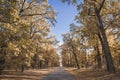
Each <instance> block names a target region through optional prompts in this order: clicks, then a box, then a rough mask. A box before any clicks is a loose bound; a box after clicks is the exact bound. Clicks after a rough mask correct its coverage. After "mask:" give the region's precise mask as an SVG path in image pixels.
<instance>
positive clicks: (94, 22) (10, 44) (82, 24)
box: [0, 0, 120, 80]
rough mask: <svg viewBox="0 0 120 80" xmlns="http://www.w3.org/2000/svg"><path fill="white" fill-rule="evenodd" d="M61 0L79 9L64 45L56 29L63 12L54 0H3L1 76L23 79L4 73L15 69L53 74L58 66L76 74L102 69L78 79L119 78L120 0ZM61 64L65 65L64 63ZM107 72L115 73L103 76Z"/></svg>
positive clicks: (0, 13)
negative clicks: (95, 76) (56, 8)
mask: <svg viewBox="0 0 120 80" xmlns="http://www.w3.org/2000/svg"><path fill="white" fill-rule="evenodd" d="M53 1H54V0H53ZM61 2H62V3H63V4H65V3H67V4H68V6H69V5H73V6H74V7H75V8H76V9H77V11H78V13H77V15H75V19H74V20H75V22H76V23H74V22H73V23H71V24H70V26H69V27H70V29H69V32H67V33H63V34H62V36H63V44H62V45H58V44H59V40H57V38H56V36H55V34H51V28H52V27H54V26H55V24H56V23H57V20H56V16H57V11H56V10H54V8H53V7H52V5H50V4H49V3H48V0H0V78H1V79H0V80H4V79H8V80H22V79H13V77H11V78H10V76H9V77H7V78H6V77H4V75H6V74H8V73H9V74H13V72H12V71H14V75H16V74H17V73H19V74H20V75H25V74H26V71H27V70H36V71H37V70H40V71H41V70H44V69H45V70H48V71H50V72H49V74H50V73H52V72H54V71H55V70H57V69H58V72H56V74H58V73H59V74H62V73H63V74H65V73H64V71H67V72H69V73H71V74H72V75H74V76H75V77H76V76H77V77H78V76H80V75H79V73H80V74H81V75H82V72H80V71H82V70H90V71H91V72H92V71H93V72H94V70H96V73H95V74H94V75H96V74H99V73H100V72H101V74H102V75H100V79H97V78H96V79H90V78H89V79H82V77H79V78H77V80H119V79H120V77H119V76H117V77H118V78H115V77H116V75H120V48H119V47H120V0H61ZM58 6H59V5H58ZM58 53H60V54H58ZM61 60H62V63H60V61H61ZM60 64H62V67H63V68H65V70H63V69H61V68H59V66H60ZM49 69H50V70H49ZM59 69H60V71H61V72H59ZM62 70H63V72H62ZM10 72H11V73H10ZM67 72H66V74H68V73H67ZM104 73H106V74H107V75H111V74H113V76H108V77H109V78H108V79H103V78H102V79H101V77H104V75H105V74H104ZM31 74H33V73H31ZM36 74H37V73H36ZM39 74H40V73H39ZM86 74H87V72H86ZM88 74H89V73H88ZM20 75H17V76H20ZM27 75H28V74H27ZM54 76H55V75H54ZM37 77H38V76H37ZM85 77H88V76H87V75H86V76H85ZM93 77H94V76H93ZM111 77H113V79H112V78H111ZM63 78H64V77H63ZM49 79H50V78H47V79H40V80H49ZM55 79H57V78H55ZM25 80H39V79H25ZM50 80H54V77H53V78H52V79H50ZM57 80H70V79H68V78H65V79H62V77H60V79H57ZM71 80H76V79H71Z"/></svg>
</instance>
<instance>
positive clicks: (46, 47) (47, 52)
mask: <svg viewBox="0 0 120 80" xmlns="http://www.w3.org/2000/svg"><path fill="white" fill-rule="evenodd" d="M55 15H56V12H55V10H53V8H52V6H51V5H49V4H48V2H47V0H0V74H1V72H2V70H4V69H15V70H21V71H22V72H23V71H24V70H25V69H29V68H33V69H35V68H36V69H39V68H48V67H55V66H59V56H58V54H57V51H56V48H55V45H56V44H57V42H58V41H57V40H56V38H55V36H54V35H50V28H51V26H53V25H54V23H55V22H56V20H55Z"/></svg>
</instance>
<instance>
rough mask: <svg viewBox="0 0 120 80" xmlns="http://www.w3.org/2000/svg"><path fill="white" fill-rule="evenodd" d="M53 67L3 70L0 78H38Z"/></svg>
mask: <svg viewBox="0 0 120 80" xmlns="http://www.w3.org/2000/svg"><path fill="white" fill-rule="evenodd" d="M52 71H54V69H39V70H26V71H24V72H23V73H21V72H16V71H14V70H5V71H4V72H3V74H2V75H0V80H40V79H41V78H42V77H44V76H47V75H48V74H49V73H50V72H52Z"/></svg>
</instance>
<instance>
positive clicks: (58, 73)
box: [40, 68, 76, 80]
mask: <svg viewBox="0 0 120 80" xmlns="http://www.w3.org/2000/svg"><path fill="white" fill-rule="evenodd" d="M40 80H76V79H75V78H74V76H73V75H72V74H70V73H69V72H67V71H65V70H64V68H58V69H57V70H55V71H54V72H52V73H51V74H49V75H48V76H46V77H43V78H42V79H40Z"/></svg>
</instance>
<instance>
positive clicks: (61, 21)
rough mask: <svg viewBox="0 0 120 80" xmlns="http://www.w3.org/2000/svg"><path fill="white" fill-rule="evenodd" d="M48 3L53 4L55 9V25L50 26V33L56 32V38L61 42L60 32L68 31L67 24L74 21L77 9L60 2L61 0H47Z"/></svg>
mask: <svg viewBox="0 0 120 80" xmlns="http://www.w3.org/2000/svg"><path fill="white" fill-rule="evenodd" d="M49 4H50V5H52V6H53V8H54V10H56V11H57V16H56V20H57V23H56V24H55V27H52V29H51V30H52V31H51V33H52V34H56V38H57V40H59V41H60V44H62V43H63V40H62V34H65V33H67V32H68V31H69V25H70V24H71V23H73V22H75V21H74V18H75V15H77V10H76V8H75V6H73V5H68V4H67V3H62V2H61V0H49Z"/></svg>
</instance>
